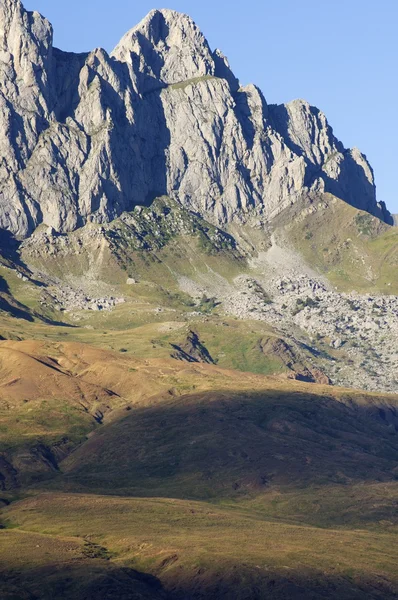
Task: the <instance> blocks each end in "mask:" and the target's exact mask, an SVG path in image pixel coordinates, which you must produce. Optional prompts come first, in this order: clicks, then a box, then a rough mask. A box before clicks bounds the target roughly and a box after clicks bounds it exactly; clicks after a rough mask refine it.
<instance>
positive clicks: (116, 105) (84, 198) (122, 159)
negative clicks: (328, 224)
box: [0, 0, 391, 238]
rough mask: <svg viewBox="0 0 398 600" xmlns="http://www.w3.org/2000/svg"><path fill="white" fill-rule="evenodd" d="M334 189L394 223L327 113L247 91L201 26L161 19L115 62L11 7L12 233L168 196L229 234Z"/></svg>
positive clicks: (73, 223)
mask: <svg viewBox="0 0 398 600" xmlns="http://www.w3.org/2000/svg"><path fill="white" fill-rule="evenodd" d="M323 191H329V192H332V193H333V194H335V195H336V196H338V197H340V198H342V199H343V200H345V201H347V202H349V203H350V204H353V205H354V206H356V207H358V208H362V209H364V210H367V211H369V212H371V213H372V214H374V215H377V216H379V217H380V218H382V219H384V220H387V221H388V220H390V219H391V217H390V215H389V213H388V212H387V211H386V210H385V207H384V206H383V205H381V204H378V203H377V202H376V194H375V186H374V180H373V172H372V169H371V167H370V165H369V164H368V162H367V160H366V157H365V156H364V155H362V154H361V153H360V152H359V150H356V149H354V150H346V149H345V148H344V147H343V145H342V144H341V142H339V141H338V140H337V139H336V138H335V137H334V135H333V131H332V129H331V128H330V126H329V125H328V122H327V120H326V117H325V116H324V115H323V113H321V112H320V111H319V110H318V109H316V108H314V107H311V106H310V105H309V104H308V103H307V102H304V101H301V100H296V101H294V102H292V103H290V104H287V105H283V106H271V105H270V106H268V105H267V102H266V100H265V99H264V97H263V95H262V93H261V92H260V90H259V89H258V88H257V87H255V86H254V85H249V86H247V87H245V88H240V87H239V82H238V80H237V79H236V77H235V76H234V74H233V73H232V71H231V69H230V66H229V64H228V60H227V59H226V57H225V56H224V55H223V54H222V52H221V51H219V50H216V51H214V52H212V51H211V49H210V47H209V44H208V43H207V41H206V39H205V37H204V36H203V34H202V33H201V32H200V31H199V29H198V28H197V26H196V25H195V23H194V22H193V21H192V19H190V18H189V17H188V16H187V15H183V14H180V13H177V12H175V11H171V10H153V11H151V12H150V13H149V15H148V16H147V17H146V18H145V19H144V20H143V21H142V22H141V23H140V24H139V25H137V26H136V27H134V28H133V29H131V30H130V31H129V32H128V33H127V34H126V35H125V36H124V37H123V38H122V40H121V41H120V43H119V44H118V45H117V46H116V48H115V49H114V51H113V52H112V53H111V54H110V55H108V54H107V52H105V51H104V50H102V49H100V48H97V49H95V50H94V51H93V52H90V53H87V54H72V53H65V52H62V51H60V50H58V49H55V48H53V46H52V28H51V25H50V24H49V23H48V21H47V20H46V19H44V18H43V17H42V16H41V15H39V14H38V13H36V12H34V13H31V12H27V11H25V10H24V8H23V6H22V4H21V2H19V0H18V1H17V0H1V3H0V227H1V228H4V229H8V230H10V231H11V232H12V233H14V234H16V235H17V236H18V237H21V238H23V237H27V236H29V235H30V234H31V233H32V231H34V230H35V228H36V227H37V226H38V225H40V224H41V223H45V224H46V225H48V226H51V227H52V228H53V229H54V230H56V231H59V232H67V231H71V230H74V229H76V228H78V227H80V226H82V225H83V224H85V223H86V222H89V221H91V222H98V223H101V222H107V221H110V220H112V219H114V218H115V217H117V216H118V215H120V214H121V213H122V212H123V211H126V210H131V209H132V208H133V207H134V206H135V205H137V204H148V203H150V202H151V201H152V200H153V199H154V198H155V197H157V196H160V195H164V194H167V195H170V196H172V197H174V198H175V199H176V200H177V201H178V202H180V203H181V204H183V205H184V206H185V207H187V208H189V209H191V210H193V211H195V212H197V213H199V214H201V215H202V216H204V217H205V218H206V219H208V220H210V221H211V222H213V223H215V224H217V225H223V224H226V223H229V222H233V221H238V222H244V221H247V220H250V219H255V220H256V221H257V222H260V223H261V222H263V223H265V222H266V221H268V220H269V219H271V218H273V217H274V216H276V215H277V214H278V213H280V212H281V211H282V210H284V208H286V207H287V206H289V205H291V204H292V203H294V202H295V201H296V200H297V199H299V198H302V197H303V196H309V197H315V196H316V194H317V193H320V192H323Z"/></svg>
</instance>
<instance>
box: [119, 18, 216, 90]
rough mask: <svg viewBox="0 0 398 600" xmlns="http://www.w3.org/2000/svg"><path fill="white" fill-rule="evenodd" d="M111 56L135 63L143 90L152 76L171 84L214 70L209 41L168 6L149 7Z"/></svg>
mask: <svg viewBox="0 0 398 600" xmlns="http://www.w3.org/2000/svg"><path fill="white" fill-rule="evenodd" d="M111 56H112V57H113V58H116V59H117V60H119V61H122V62H132V63H133V64H134V65H136V66H137V68H138V71H139V72H140V73H141V75H142V85H143V87H144V90H143V91H144V92H145V91H148V89H150V87H151V84H152V85H153V83H154V81H153V80H155V82H159V81H160V82H162V83H165V84H173V83H179V82H181V81H186V80H187V79H191V78H194V77H202V76H205V75H214V71H215V66H214V60H213V57H212V53H211V50H210V48H209V45H208V43H207V41H206V39H205V37H204V35H203V34H202V33H201V31H200V30H199V29H198V27H197V26H196V24H195V23H194V21H193V20H192V19H191V18H190V17H189V16H188V15H185V14H182V13H179V12H176V11H174V10H168V9H161V10H158V9H156V10H152V11H151V12H150V13H149V14H148V15H147V16H146V17H145V18H144V19H143V20H142V21H141V22H140V23H139V24H138V25H137V26H136V27H133V29H131V30H130V31H129V32H128V33H126V35H125V36H124V37H123V38H122V39H121V41H120V43H119V44H118V45H117V46H116V48H115V49H114V50H113V52H112V55H111Z"/></svg>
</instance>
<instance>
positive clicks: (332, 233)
mask: <svg viewBox="0 0 398 600" xmlns="http://www.w3.org/2000/svg"><path fill="white" fill-rule="evenodd" d="M294 212H296V207H295V208H294ZM282 220H284V221H285V225H284V230H285V234H286V235H287V236H288V239H289V240H290V241H291V242H292V244H293V246H294V248H295V249H296V250H298V251H299V252H300V253H301V254H302V255H303V257H304V258H305V260H306V261H307V263H308V264H309V265H311V266H312V267H315V268H316V269H318V270H319V271H320V272H321V273H323V274H325V275H326V276H327V278H328V279H329V280H330V282H331V283H333V284H334V285H335V286H336V287H337V288H338V289H339V290H341V291H353V290H354V291H357V292H364V293H373V294H375V293H383V294H398V278H397V268H398V229H397V228H396V227H391V226H389V225H386V224H385V223H382V222H381V221H379V219H377V218H376V217H373V216H372V215H370V214H368V213H366V212H363V211H359V210H357V209H355V208H353V207H352V206H350V205H349V204H346V203H345V202H343V201H342V200H339V199H338V198H335V197H333V196H331V195H330V194H325V196H324V197H323V199H321V200H319V201H316V202H315V203H314V205H313V206H312V207H310V208H306V209H304V210H302V211H301V212H300V213H299V214H293V215H291V214H289V212H288V213H286V214H285V215H284V216H283V218H282Z"/></svg>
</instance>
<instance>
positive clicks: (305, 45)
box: [24, 0, 398, 213]
mask: <svg viewBox="0 0 398 600" xmlns="http://www.w3.org/2000/svg"><path fill="white" fill-rule="evenodd" d="M157 1H158V0H112V1H110V0H67V1H60V0H25V1H24V5H25V8H27V9H28V10H37V11H39V12H40V13H42V14H43V15H44V16H46V17H47V18H48V19H49V20H50V21H51V23H52V24H53V27H54V45H55V46H57V47H59V48H61V49H62V50H68V51H75V52H83V51H88V50H92V49H93V48H96V47H102V48H105V50H107V51H109V52H110V51H111V50H112V49H113V48H114V46H116V44H117V42H118V41H119V40H120V38H121V37H122V35H123V34H124V33H125V32H126V31H127V30H128V29H130V28H131V27H133V26H134V25H136V24H137V23H138V22H139V21H140V20H141V19H142V18H143V17H144V16H145V15H146V14H147V13H148V12H149V11H150V10H151V9H152V8H171V9H174V10H178V11H180V12H185V13H188V14H189V15H190V16H191V17H192V18H193V19H194V21H195V22H196V23H197V25H198V26H199V27H200V29H201V30H202V31H203V33H204V34H205V36H206V38H207V40H208V42H209V44H210V46H211V47H212V48H213V49H214V48H220V49H221V50H222V51H223V52H224V54H226V55H227V56H228V59H229V61H230V64H231V67H232V70H233V71H234V73H235V75H236V76H237V77H238V78H239V80H240V82H241V84H242V85H246V84H248V83H255V84H256V85H257V86H258V87H260V89H261V90H262V92H263V93H264V96H265V98H266V99H267V101H268V103H270V104H274V103H278V104H279V103H284V102H288V101H290V100H293V99H295V98H303V99H305V100H308V101H309V102H310V103H311V104H313V105H314V106H317V107H318V108H320V109H321V110H322V111H323V112H324V113H325V114H326V116H327V118H328V120H329V123H330V124H331V125H332V127H333V129H334V132H335V134H336V136H337V137H338V138H339V139H340V140H341V141H342V142H343V143H344V145H345V146H346V147H354V146H356V147H358V148H359V149H360V150H361V151H362V152H363V153H364V154H366V156H367V158H368V160H369V161H370V163H371V165H372V167H373V169H374V171H375V176H376V185H377V196H378V200H384V202H386V204H387V207H388V208H389V209H390V211H391V212H393V213H394V212H395V213H398V189H397V188H398V186H397V185H396V181H395V175H396V171H397V170H398V159H397V153H396V146H397V144H398V101H397V100H398V98H397V97H398V37H397V23H398V0H377V2H375V1H374V0H301V1H299V0H243V1H239V2H238V1H236V0H200V1H198V0H196V1H195V2H193V1H189V0H162V2H163V1H164V2H167V4H161V5H156V4H155V2H157Z"/></svg>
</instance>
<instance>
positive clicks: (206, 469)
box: [59, 388, 398, 499]
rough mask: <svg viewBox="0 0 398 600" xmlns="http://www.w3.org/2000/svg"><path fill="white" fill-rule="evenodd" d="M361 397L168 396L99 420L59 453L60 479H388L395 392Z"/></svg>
mask: <svg viewBox="0 0 398 600" xmlns="http://www.w3.org/2000/svg"><path fill="white" fill-rule="evenodd" d="M296 389H297V388H296ZM364 398H366V397H365V396H360V395H357V396H356V395H355V393H352V395H349V394H348V393H347V394H346V395H345V397H344V399H342V401H341V402H338V401H336V400H335V399H334V398H333V397H332V396H318V395H315V394H310V393H308V392H307V391H304V390H303V392H300V391H296V392H292V393H287V392H280V391H278V392H273V391H271V390H270V391H265V392H255V393H242V394H231V392H228V391H223V390H219V391H214V392H207V393H202V394H197V395H187V396H180V397H174V398H173V397H168V398H166V399H164V400H162V401H160V402H159V403H158V404H155V405H152V406H149V407H146V408H133V409H132V410H130V411H129V412H128V415H127V416H126V417H125V418H123V419H122V420H120V421H118V422H113V423H109V424H105V425H104V426H103V427H102V428H101V430H100V431H99V432H98V433H97V434H94V435H93V436H92V437H91V438H90V439H89V440H87V441H86V442H85V443H84V444H83V445H82V446H81V447H80V448H78V449H77V450H76V451H75V452H74V453H73V455H72V456H71V457H70V458H69V459H68V460H67V461H66V462H65V464H64V465H63V470H64V472H65V476H66V480H65V481H67V485H68V489H70V486H72V489H73V486H74V485H76V486H77V488H76V489H77V490H78V491H81V490H84V491H96V492H98V491H101V492H103V493H112V494H114V493H123V494H132V495H144V496H167V497H176V498H183V499H187V498H190V499H206V498H217V497H235V496H237V495H241V494H242V493H246V492H255V491H256V490H258V491H261V490H266V489H267V488H268V487H269V486H273V485H276V486H278V485H295V486H298V487H303V486H304V487H305V486H309V485H313V484H315V485H330V484H353V483H355V482H365V481H367V482H370V481H373V482H374V481H391V480H394V479H395V475H394V472H395V471H394V469H396V468H397V465H398V434H397V431H398V411H397V401H395V404H394V401H393V400H391V402H389V401H388V400H384V399H383V398H380V399H377V398H376V399H373V400H372V401H370V400H368V401H367V400H363V403H361V402H362V399H364ZM366 402H368V403H367V404H366ZM61 482H62V480H61V481H60V482H59V483H61ZM61 485H62V483H61ZM118 490H119V492H118Z"/></svg>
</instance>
